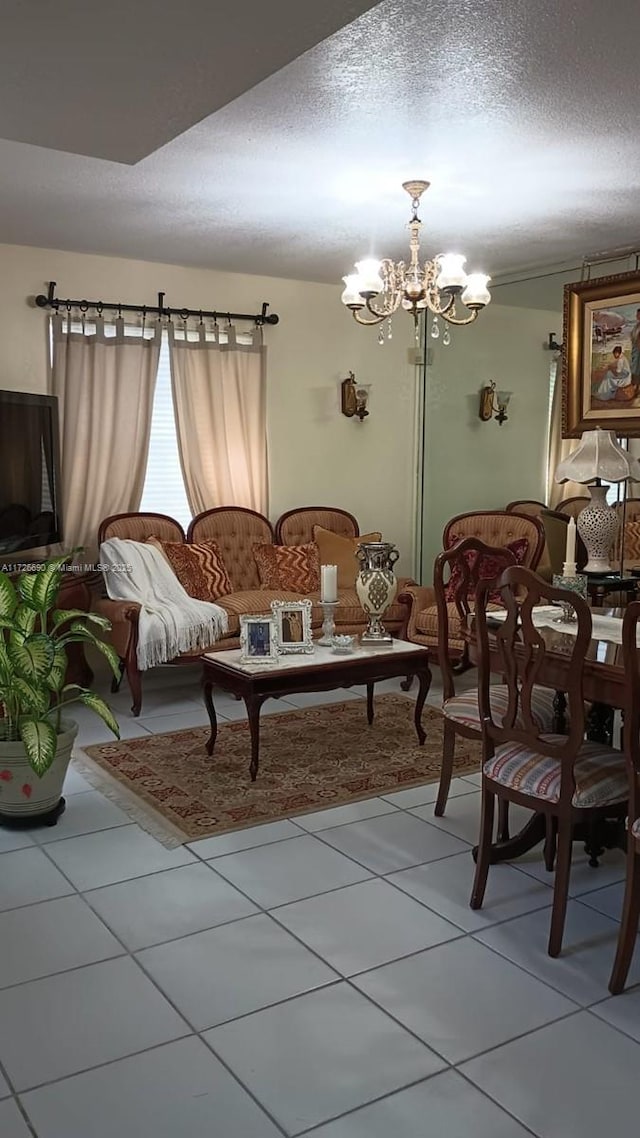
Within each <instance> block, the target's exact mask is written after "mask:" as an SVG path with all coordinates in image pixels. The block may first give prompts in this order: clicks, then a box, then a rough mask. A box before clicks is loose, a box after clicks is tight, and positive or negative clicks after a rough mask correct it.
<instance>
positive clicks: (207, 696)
mask: <svg viewBox="0 0 640 1138" xmlns="http://www.w3.org/2000/svg"><path fill="white" fill-rule="evenodd" d="M212 687H213V685H212V684H209V683H205V684H204V704H205V707H206V709H207V715H208V716H209V723H210V724H211V734H210V736H209V738H208V739H207V744H206V747H207V754H208V755H212V754H213V748H214V747H215V745H216V738H217V735H218V720H217V718H216V709H215V707H214V704H213V697H212V695H211V688H212Z"/></svg>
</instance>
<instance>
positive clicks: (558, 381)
mask: <svg viewBox="0 0 640 1138" xmlns="http://www.w3.org/2000/svg"><path fill="white" fill-rule="evenodd" d="M551 367H552V368H555V381H554V386H553V399H552V402H551V416H550V419H549V448H548V452H547V505H548V506H550V507H551V508H552V509H555V507H556V506H557V505H558V502H561V501H562V500H563V499H564V498H588V497H589V492H588V490H587V488H586V486H582V485H581V484H580V483H579V482H556V480H555V472H556V468H557V466H558V464H559V463H561V462H562V461H563V459H565V458H567V457H568V456H569V455H570V454H571V452H572V451H574V450H575V449H576V447H577V446H578V444H579V442H580V439H563V437H562V368H561V366H560V356H556V358H555V360H553V361H552V363H551ZM552 377H553V375H552ZM552 377H550V378H552Z"/></svg>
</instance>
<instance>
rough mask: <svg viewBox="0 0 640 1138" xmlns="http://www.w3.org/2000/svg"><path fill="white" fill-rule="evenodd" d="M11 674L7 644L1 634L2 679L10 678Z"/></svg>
mask: <svg viewBox="0 0 640 1138" xmlns="http://www.w3.org/2000/svg"><path fill="white" fill-rule="evenodd" d="M10 675H11V663H10V661H9V656H8V655H7V646H6V644H5V642H4V640H3V639H2V637H1V636H0V679H2V680H4V679H8V677H9V676H10Z"/></svg>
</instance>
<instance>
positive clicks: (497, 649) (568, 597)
mask: <svg viewBox="0 0 640 1138" xmlns="http://www.w3.org/2000/svg"><path fill="white" fill-rule="evenodd" d="M496 592H499V593H500V596H501V601H502V606H503V607H504V608H505V609H506V610H507V618H506V620H505V621H504V622H501V623H500V624H499V625H498V626H497V627H495V628H492V629H491V632H490V630H489V625H488V623H487V621H488V620H489V621H490V620H491V613H490V612H487V605H488V602H489V596H490V594H491V593H496ZM541 602H542V603H545V604H551V603H554V602H562V603H563V604H567V605H570V606H571V607H572V608H573V609H574V611H575V616H576V620H577V628H576V635H575V637H574V636H567V637H566V644H565V643H564V642H563V648H564V649H565V653H564V654H566V680H565V684H566V697H567V704H568V713H569V723H570V728H569V733H568V735H548V734H542V733H541V731H540V729H539V728H538V726H537V725H536V720H535V716H534V711H533V707H532V698H533V689H534V685H535V686H537V687H549V684H548V683H546V682H545V679H544V675H541V672H542V670H543V665H544V660H545V656H546V652H547V648H546V644H545V640H544V637H543V636H542V635H541V632H540V630H539V629H538V628H536V626H535V624H534V622H533V616H532V611H533V608H534V606H535V605H539V604H540V603H541ZM494 623H495V622H494ZM475 626H476V635H477V642H478V656H479V659H478V667H479V673H480V677H479V704H480V715H481V718H482V721H483V733H484V739H485V745H486V751H487V753H486V754H485V759H486V758H491V757H492V755H493V753H494V751H495V747H496V746H500V745H502V744H508V743H515V744H522V745H524V746H525V747H527V748H528V749H530V750H531V751H533V752H535V753H537V754H539V755H546V756H549V757H550V758H554V759H557V760H558V761H559V762H560V764H561V776H560V799H559V804H558V805H559V807H560V809H561V810H562V809H565V810H569V809H570V808H571V800H572V798H573V794H574V791H575V777H574V773H573V767H574V763H575V760H576V758H577V756H578V753H579V751H580V748H581V747H582V744H583V741H584V731H585V709H584V696H583V663H584V658H585V655H586V653H587V649H588V647H589V642H590V640H591V610H590V609H589V606H588V604H587V602H586V601H585V600H584V599H583V598H582V597H580V596H578V595H577V594H576V593H573V592H570V591H569V590H568V589H556V588H554V587H553V586H552V585H549V584H547V582H545V581H543V580H542V579H541V578H540V577H538V575H537V574H536V573H532V572H531V571H530V570H528V569H523V568H522V567H520V566H513V567H511V568H509V569H506V570H505V571H504V573H503V574H502V576H501V577H500V578H499V580H498V581H497V583H492V582H490V581H487V582H485V581H482V582H480V584H479V585H478V589H477V593H476V618H475ZM496 671H499V672H500V673H501V674H502V675H503V682H504V683H505V685H506V687H507V692H508V706H507V711H506V714H505V715H504V720H502V721H498V720H496V719H493V718H492V715H491V703H490V700H489V686H490V679H491V674H492V672H496Z"/></svg>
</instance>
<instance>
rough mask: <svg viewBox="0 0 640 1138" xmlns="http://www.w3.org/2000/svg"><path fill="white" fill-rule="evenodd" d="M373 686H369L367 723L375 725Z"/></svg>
mask: <svg viewBox="0 0 640 1138" xmlns="http://www.w3.org/2000/svg"><path fill="white" fill-rule="evenodd" d="M373 687H374V685H373V684H367V723H368V724H369V726H371V724H372V723H373Z"/></svg>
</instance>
